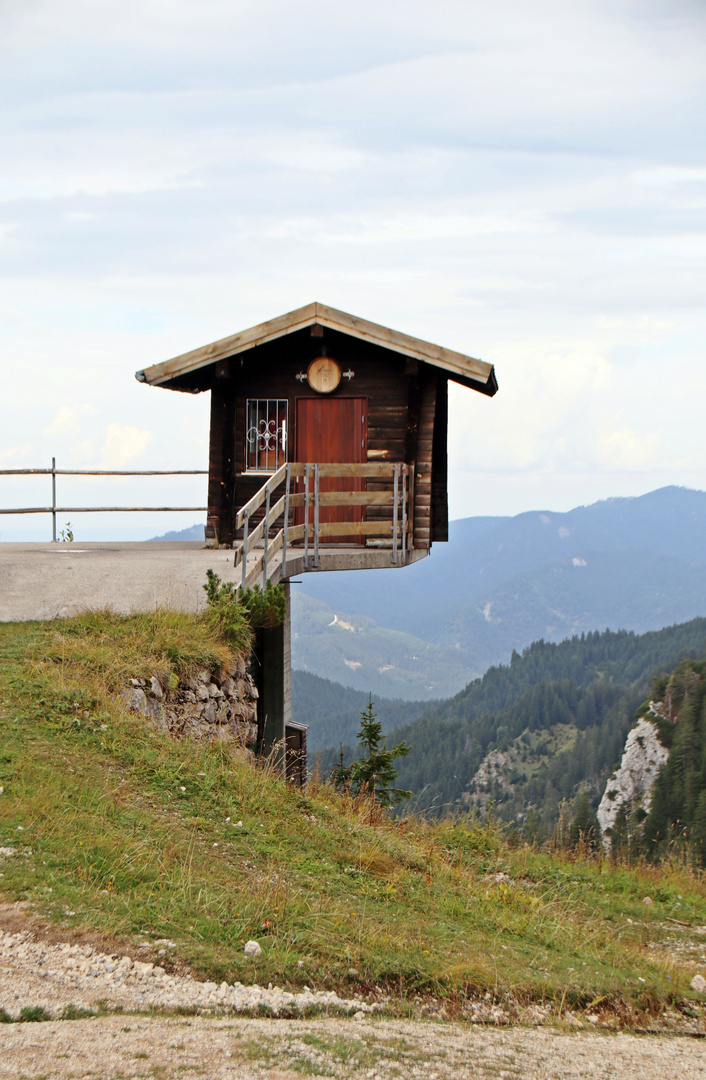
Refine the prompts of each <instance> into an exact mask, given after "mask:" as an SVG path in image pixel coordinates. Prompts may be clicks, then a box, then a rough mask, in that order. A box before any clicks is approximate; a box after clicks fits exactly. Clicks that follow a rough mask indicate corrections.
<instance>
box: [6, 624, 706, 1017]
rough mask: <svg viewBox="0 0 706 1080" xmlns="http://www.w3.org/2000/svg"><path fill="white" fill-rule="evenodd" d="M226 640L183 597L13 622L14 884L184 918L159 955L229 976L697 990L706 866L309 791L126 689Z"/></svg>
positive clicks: (160, 931)
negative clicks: (148, 713)
mask: <svg viewBox="0 0 706 1080" xmlns="http://www.w3.org/2000/svg"><path fill="white" fill-rule="evenodd" d="M228 657H229V653H228V649H227V647H226V646H224V645H223V643H222V642H221V641H219V640H218V638H217V637H216V636H215V634H214V631H213V630H210V629H209V628H208V626H207V625H206V624H205V623H204V621H203V620H200V619H198V618H196V617H191V616H186V615H178V614H175V613H171V612H166V613H164V612H163V613H157V614H154V615H140V616H129V617H118V616H113V615H107V614H105V613H98V614H93V615H88V616H81V617H77V618H76V619H68V620H63V621H61V622H54V623H43V624H37V623H21V624H9V623H5V624H0V784H1V785H2V786H3V787H4V794H2V795H0V847H10V848H12V849H13V851H14V854H13V855H12V856H6V857H0V874H2V877H0V893H1V894H2V896H3V897H4V898H5V899H8V900H26V901H28V902H30V903H31V905H32V906H33V907H34V908H35V910H36V911H37V912H38V913H39V914H41V915H42V916H44V917H45V918H47V919H49V920H51V921H54V922H56V923H60V924H63V925H65V926H66V927H78V926H80V927H84V928H90V929H93V930H97V931H101V932H102V933H105V934H109V935H113V936H115V937H117V938H121V939H126V940H127V939H129V940H132V941H134V940H135V938H136V937H138V936H141V937H142V938H143V939H144V940H147V941H153V940H156V939H158V938H169V939H171V940H172V941H173V942H175V943H176V948H175V949H173V950H170V951H169V957H168V958H167V957H165V961H166V960H167V959H169V960H173V959H179V960H183V961H186V962H187V963H188V964H189V965H191V967H192V969H193V970H194V971H195V972H197V973H198V974H200V975H202V976H205V977H206V976H207V977H209V978H211V979H213V980H214V981H217V982H219V981H220V980H221V979H226V980H228V981H233V980H236V979H238V980H240V981H241V982H251V981H257V982H259V983H261V984H265V985H266V984H267V983H268V982H272V983H274V984H277V985H280V986H288V987H290V988H293V989H296V988H297V987H301V986H304V985H309V986H311V985H313V986H315V987H316V988H322V987H328V988H333V989H337V990H338V991H339V992H340V993H342V994H346V995H350V994H351V992H352V991H353V989H354V988H355V989H356V990H358V989H362V990H363V992H369V993H373V992H374V988H375V987H379V988H381V989H382V990H384V991H385V992H386V993H388V994H390V995H392V998H393V1000H394V1001H396V1002H397V1003H398V1006H399V1007H400V1008H402V1007H404V1003H405V1002H409V1001H411V1002H414V1001H415V1000H416V999H417V998H418V997H419V996H422V997H424V996H428V995H435V996H437V997H441V998H445V999H448V1002H449V1004H450V1005H451V1004H453V1003H456V1002H459V1001H461V1000H462V999H463V998H464V997H465V996H467V995H473V996H478V995H482V994H485V993H486V992H490V994H491V995H492V997H493V998H498V997H500V996H502V995H503V994H508V993H509V994H512V995H513V996H514V997H515V998H516V999H517V1000H519V1001H530V1000H532V1001H544V1002H548V1003H550V1004H552V1006H553V1007H555V1008H556V1009H557V1011H560V1009H561V1007H569V1006H570V1007H579V1008H580V1007H584V1008H588V1007H589V1006H594V1005H598V1006H599V1007H608V1006H610V1007H612V1008H616V1009H618V1010H620V1009H627V1010H637V1012H638V1013H639V1012H642V1013H652V1012H655V1011H657V1010H659V1009H660V1008H661V1007H662V1006H664V1005H665V1004H667V1003H669V1002H681V1001H684V1000H686V999H689V998H690V997H692V998H693V995H692V994H691V992H690V990H689V982H690V979H691V978H692V976H693V974H694V972H695V971H696V970H699V967H698V964H695V962H694V961H693V960H690V959H689V953H688V948H689V947H691V946H692V945H693V947H694V948H697V947H698V943H699V942H701V943H703V940H704V939H703V938H700V937H699V936H698V935H696V934H695V933H693V932H692V931H691V929H690V927H691V926H694V927H696V926H699V925H704V924H706V887H705V885H704V881H703V878H702V877H700V876H698V875H696V874H694V873H693V872H691V871H690V870H689V869H688V868H685V867H682V866H680V865H677V864H669V865H666V866H663V867H661V868H654V867H647V866H638V867H632V868H631V867H628V866H625V865H621V864H618V865H613V864H610V863H607V862H605V861H600V860H595V859H591V858H588V857H586V858H581V857H579V856H575V857H569V856H567V855H561V854H556V853H554V854H552V853H549V852H543V851H536V850H533V849H530V848H529V847H526V846H525V847H520V848H517V847H512V846H510V845H509V844H508V843H507V842H506V841H505V839H504V838H503V834H502V832H501V831H500V830H499V829H498V828H497V827H495V826H492V825H491V826H481V825H479V824H477V823H474V822H473V821H472V820H466V821H462V820H459V821H447V822H442V823H440V824H439V823H437V824H429V823H426V822H424V821H421V820H416V819H410V820H409V821H407V822H399V821H391V820H389V819H387V818H385V817H382V818H379V819H378V818H375V819H374V820H372V821H371V820H370V811H369V807H368V806H367V805H366V804H365V803H364V802H361V801H358V802H355V801H353V800H350V799H345V798H342V797H341V796H339V795H337V794H336V793H334V792H333V791H332V790H331V789H330V788H328V787H327V786H325V785H320V784H311V785H310V788H309V790H308V791H307V792H306V793H305V794H302V793H301V792H300V791H297V790H295V789H291V788H288V787H287V786H286V785H284V784H283V783H282V782H281V781H280V780H279V779H277V778H276V777H275V776H273V775H272V774H271V773H270V772H268V771H267V770H266V769H256V768H253V767H252V766H251V765H248V764H247V763H246V764H243V763H242V762H241V761H239V760H238V759H237V754H236V752H234V751H231V750H230V749H229V748H228V747H227V746H223V745H207V744H202V743H196V742H192V741H181V742H180V741H177V740H175V739H172V738H170V737H166V736H164V735H161V734H159V733H157V732H156V731H155V730H153V729H152V728H151V727H149V726H148V725H147V724H146V723H145V722H144V721H143V720H141V719H139V718H137V717H135V716H134V715H133V714H129V713H127V712H126V711H125V710H124V709H123V707H122V706H121V704H120V702H119V698H118V695H117V692H118V690H119V689H120V687H121V685H123V684H124V681H125V680H126V679H127V678H129V677H133V676H134V677H145V676H146V675H149V674H152V673H155V672H159V673H160V674H161V675H162V676H163V677H166V678H169V676H170V673H171V675H172V676H173V677H177V676H178V675H179V674H184V673H186V672H188V671H190V670H193V669H194V668H198V667H199V666H202V665H204V664H207V663H209V664H219V663H223V662H225V661H226V660H227V659H228ZM237 822H242V826H238V825H237V824H236V823H237ZM499 872H502V873H504V874H507V875H509V876H510V877H511V878H512V879H513V881H514V882H515V884H508V883H507V882H504V881H500V882H496V881H495V880H494V878H493V875H495V874H497V873H499ZM646 895H649V896H650V897H651V898H652V900H653V901H654V903H653V904H652V905H651V906H647V905H645V904H643V898H644V897H645V896H646ZM670 918H671V919H674V920H679V922H673V923H670V922H669V921H668V920H669V919H670ZM680 923H687V924H689V925H688V926H681V925H679V924H680ZM249 938H256V939H257V940H258V941H259V942H260V943H261V945H262V949H263V952H262V955H261V956H260V957H259V958H257V959H255V960H253V959H249V958H246V957H245V956H244V955H243V943H244V942H245V941H247V940H248V939H249ZM668 939H669V940H671V942H672V944H669V940H668ZM674 942H679V943H680V950H681V951H678V950H677V949H676V948H675V947H674ZM700 970H702V971H703V970H704V965H703V964H702V965H701V968H700ZM356 973H357V974H356ZM695 1007H696V1008H698V1006H695Z"/></svg>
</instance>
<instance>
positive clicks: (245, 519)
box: [241, 510, 250, 589]
mask: <svg viewBox="0 0 706 1080" xmlns="http://www.w3.org/2000/svg"><path fill="white" fill-rule="evenodd" d="M249 518H250V515H249V513H248V512H247V510H246V511H245V514H244V515H243V584H242V586H241V588H242V589H245V582H246V581H247V577H248V525H249Z"/></svg>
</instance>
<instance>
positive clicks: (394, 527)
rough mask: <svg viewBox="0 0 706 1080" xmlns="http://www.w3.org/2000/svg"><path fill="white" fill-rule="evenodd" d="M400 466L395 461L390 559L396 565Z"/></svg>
mask: <svg viewBox="0 0 706 1080" xmlns="http://www.w3.org/2000/svg"><path fill="white" fill-rule="evenodd" d="M399 487H400V467H399V464H397V463H395V474H394V481H393V490H392V559H391V561H392V562H393V563H395V565H397V503H398V502H399Z"/></svg>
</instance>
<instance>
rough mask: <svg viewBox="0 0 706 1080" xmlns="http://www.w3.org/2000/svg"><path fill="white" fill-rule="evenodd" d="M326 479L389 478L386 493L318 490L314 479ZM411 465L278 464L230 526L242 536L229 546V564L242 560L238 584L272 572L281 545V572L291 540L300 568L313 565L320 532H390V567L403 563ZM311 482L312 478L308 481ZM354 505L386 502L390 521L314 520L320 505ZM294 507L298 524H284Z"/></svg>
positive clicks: (264, 577)
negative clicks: (298, 545) (300, 514)
mask: <svg viewBox="0 0 706 1080" xmlns="http://www.w3.org/2000/svg"><path fill="white" fill-rule="evenodd" d="M322 477H326V478H338V479H343V478H368V479H371V478H374V479H382V480H384V479H389V480H391V481H392V491H391V492H379V491H376V492H351V491H339V492H336V491H325V492H321V491H320V481H321V478H322ZM412 478H413V466H410V465H407V464H405V463H403V462H384V463H376V464H352V463H348V462H344V463H340V464H328V463H327V464H319V463H310V462H307V463H301V462H289V463H287V464H286V465H283V466H281V468H280V469H278V470H277V472H276V473H273V474H272V476H271V477H270V478H269V479H268V480H267V482H266V483H265V484H263V486H262V487H261V488H260V490H259V491H258V492H256V494H255V495H253V496H252V498H251V499H249V500H248V502H247V503H246V504H245V505H244V506H243V507H242V508H241V509H240V510H239V511H238V513H237V515H236V519H235V520H236V526H237V527H242V529H243V539H242V541H241V542H240V543H239V544H237V545H236V546H235V556H234V559H233V565H234V567H236V568H238V567H239V566H241V564H242V578H241V585H240V588H242V589H246V588H248V587H249V586H250V585H253V584H254V583H255V582H256V581H257V580H258V579H259V578H260V577H262V585H263V588H264V586H265V583H266V582H267V580H268V578H269V577H270V576H272V573H274V571H272V572H271V573H270V572H268V571H270V570H271V567H272V559H273V557H274V556H275V555H276V554H277V552H278V550H279V548H280V547H281V548H282V561H281V572H282V574H284V572H285V568H286V562H287V547H288V546H289V545H291V543H292V541H294V540H303V541H304V552H303V554H304V568H305V569H308V568H309V560H310V558H311V565H312V567H313V568H317V567H318V566H319V545H320V540H321V537H322V535H324V536H325V535H327V534H328V535H337V534H341V535H346V534H349V535H359V534H364V535H378V536H379V535H390V536H391V539H392V551H391V555H390V561H391V562H392V564H393V565H398V563H400V562H401V565H403V566H404V565H405V563H406V561H407V551H408V543H407V532H408V529H409V528H410V526H411V520H412V518H411V513H410V512H408V510H409V500H410V497H411V495H412ZM293 479H303V481H304V485H303V486H304V490H303V492H302V491H298V492H292V480H293ZM312 481H313V482H312ZM282 483H284V485H285V491H284V495H282V496H281V498H279V499H277V501H276V502H275V503H274V505H273V502H272V495H273V493H274V492H275V491H276V489H277V488H278V487H280V486H281V485H282ZM312 502H313V513H314V520H313V523H310V522H311V509H312ZM263 503H264V504H265V510H264V514H263V517H262V519H261V520H260V522H259V523H258V525H256V526H255V528H254V529H252V530H251V529H250V515H251V514H252V513H254V512H255V511H256V510H258V509H259V508H260V507H261V506H262V504H263ZM344 505H347V506H353V505H355V506H360V507H363V508H365V509H367V508H369V507H371V506H383V505H387V506H391V507H392V522H385V521H381V522H379V523H378V522H327V523H324V525H323V527H322V525H321V522H320V508H321V506H344ZM295 507H302V508H303V509H304V523H303V524H301V525H290V524H289V516H290V511H291V510H292V509H293V508H295ZM283 515H284V521H283V525H282V528H281V529H280V530H279V532H278V533H277V534H276V535H275V537H274V538H273V539H272V540H270V532H271V530H272V529H273V528H274V527H275V525H276V523H277V522H278V521H279V519H280V518H281V517H282V516H283ZM310 536H311V537H312V539H313V555H310V544H309V539H310ZM260 541H262V542H263V551H262V554H261V555H259V556H258V558H257V559H256V560H255V563H254V565H252V566H250V567H248V552H249V551H251V550H252V547H253V546H254V545H255V544H258V543H260Z"/></svg>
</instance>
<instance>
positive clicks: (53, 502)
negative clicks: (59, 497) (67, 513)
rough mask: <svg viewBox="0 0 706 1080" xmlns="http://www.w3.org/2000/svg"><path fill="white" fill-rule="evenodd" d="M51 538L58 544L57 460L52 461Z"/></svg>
mask: <svg viewBox="0 0 706 1080" xmlns="http://www.w3.org/2000/svg"><path fill="white" fill-rule="evenodd" d="M51 538H52V543H54V544H55V543H56V458H55V457H53V458H52V459H51Z"/></svg>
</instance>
